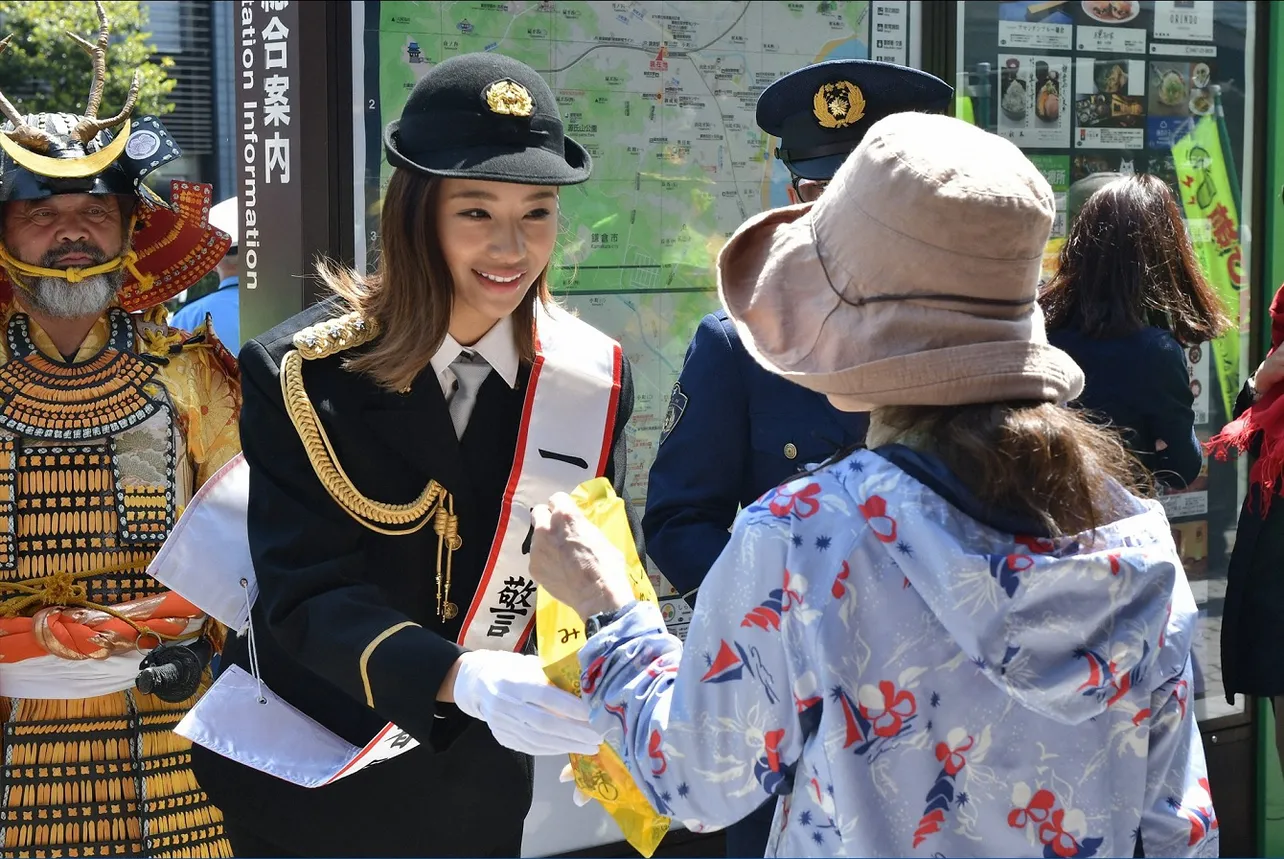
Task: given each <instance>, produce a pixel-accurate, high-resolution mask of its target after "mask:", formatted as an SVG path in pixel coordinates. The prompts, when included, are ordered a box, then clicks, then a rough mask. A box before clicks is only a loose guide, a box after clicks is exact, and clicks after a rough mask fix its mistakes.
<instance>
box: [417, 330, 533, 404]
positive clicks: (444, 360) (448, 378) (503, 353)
mask: <svg viewBox="0 0 1284 859" xmlns="http://www.w3.org/2000/svg"><path fill="white" fill-rule="evenodd" d="M464 351H470V352H476V353H477V354H478V355H481V356H482V358H484V359H485V360H486V363H487V364H489V365H490V366H491V369H493V370H494V371H495V372H496V373H498V374H499V377H500V378H501V379H503V380H504V383H505V384H506V385H508V387H510V388H514V387H516V386H517V370H518V367H519V365H520V358H519V357H518V355H517V344H516V343H515V342H514V341H513V317H511V316H505V317H504V318H503V319H501V320H499V321H498V322H496V323H495V324H494V325H493V326H492V327H491V329H490V330H489V331H487V332H486V333H485V334H484V335H483V336H482V338H481V339H480V340H478V341H477V342H476V343H474V344H473V345H472V346H461V345H460V344H459V341H458V340H456V339H455V338H454V337H451V336H450V334H447V335H446V339H445V340H443V341H442V342H441V346H440V347H438V349H437V352H436V354H434V355H433V356H432V362H431V363H432V369H433V372H434V373H436V374H437V381H438V383H439V384H440V385H441V392H442V394H444V395H445V397H446V402H447V403H449V402H450V398H451V396H452V395H453V394H454V392H455V382H456V378H455V371H454V370H453V369H452V368H451V366H450V365H451V364H452V363H454V361H455V359H456V358H458V357H459V355H460V353H462V352H464Z"/></svg>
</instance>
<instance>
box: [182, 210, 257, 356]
mask: <svg viewBox="0 0 1284 859" xmlns="http://www.w3.org/2000/svg"><path fill="white" fill-rule="evenodd" d="M210 223H211V224H213V225H214V226H216V227H218V228H219V229H220V230H222V231H223V232H225V233H227V234H228V235H229V236H231V237H232V247H231V248H229V249H228V252H227V253H226V254H225V255H224V256H223V258H222V259H221V260H219V263H218V277H219V281H218V288H217V289H216V290H214V291H213V292H211V293H209V294H207V295H203V296H201V297H200V298H198V299H196V300H195V301H190V302H188V303H187V304H185V305H183V307H182V308H181V309H180V310H179V311H178V312H177V313H175V314H174V319H173V322H172V324H173V326H174V327H175V328H181V329H182V330H184V331H195V330H196V329H197V328H198V327H200V326H201V325H202V324H203V323H204V322H205V320H206V318H207V317H208V318H209V319H210V320H211V323H212V325H213V328H214V331H215V332H216V333H217V334H218V336H219V339H220V340H222V341H223V342H224V343H230V344H232V347H233V348H234V349H240V348H241V306H240V296H239V289H238V284H239V280H238V277H237V260H238V258H239V257H238V254H237V251H238V241H237V238H238V236H239V235H240V219H239V218H237V209H236V198H235V197H229V198H228V199H226V200H224V201H223V202H221V203H218V204H217V205H215V206H213V207H212V208H211V209H210Z"/></svg>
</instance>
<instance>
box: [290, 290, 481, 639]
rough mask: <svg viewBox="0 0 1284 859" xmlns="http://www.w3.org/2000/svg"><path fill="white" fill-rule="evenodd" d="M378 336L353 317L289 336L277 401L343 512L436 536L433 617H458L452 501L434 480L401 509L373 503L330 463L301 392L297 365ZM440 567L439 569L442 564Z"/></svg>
mask: <svg viewBox="0 0 1284 859" xmlns="http://www.w3.org/2000/svg"><path fill="white" fill-rule="evenodd" d="M377 333H378V331H377V329H376V327H375V325H374V324H372V323H371V322H370V321H368V320H366V319H364V318H362V316H361V315H360V314H357V313H347V314H344V315H343V316H339V317H337V318H335V319H329V320H327V321H325V322H321V323H318V324H316V325H311V326H309V327H307V328H304V329H303V330H302V331H300V332H298V333H297V334H295V335H294V348H293V349H291V350H290V351H289V352H286V353H285V356H284V357H283V358H282V359H281V399H282V400H283V401H284V404H285V410H286V412H287V413H288V414H289V416H290V421H291V423H293V424H294V429H295V431H296V432H297V433H298V434H299V439H300V440H301V441H302V442H303V449H304V451H305V452H306V453H307V456H308V461H309V462H310V463H311V464H312V470H313V471H315V472H316V475H317V479H319V480H320V481H321V485H322V486H324V487H325V490H326V492H328V493H329V494H330V497H331V498H333V499H334V501H335V503H336V504H338V505H339V507H340V509H342V510H343V512H345V513H347V514H348V515H349V516H351V517H352V518H353V519H355V520H356V521H357V522H360V523H361V524H362V525H363V526H365V527H366V528H369V529H370V530H371V531H375V532H377V533H379V534H387V535H391V536H396V535H400V534H413V533H415V532H416V531H418V530H419V529H421V528H423V527H424V526H425V525H427V524H428V523H429V522H431V523H432V525H433V530H434V531H435V532H436V534H437V611H438V616H439V617H440V618H441V619H443V620H449V619H450V618H452V617H454V616H455V614H456V613H458V611H459V607H458V606H456V605H455V604H454V603H452V602H450V567H451V557H452V556H453V554H454V552H455V551H456V550H457V549H459V547H460V545H461V544H462V543H463V541H462V540H461V539H460V537H459V520H458V519H457V518H456V517H455V501H454V498H452V497H451V495H450V493H449V492H447V491H446V488H445V487H444V486H442V485H441V484H440V483H438V482H437V481H435V480H431V481H429V482H428V485H427V486H426V487H425V488H424V491H423V492H421V493H420V494H419V497H418V498H416V499H415V500H414V501H411V502H409V503H407V504H393V503H389V502H385V501H376V500H374V499H373V498H369V497H367V496H366V495H364V494H362V492H361V491H360V490H359V489H357V487H356V485H355V484H353V482H352V480H351V478H349V477H348V475H347V474H346V473H345V472H344V470H343V466H341V465H340V464H339V462H338V460H337V458H336V457H335V452H334V445H332V444H331V443H330V439H329V437H328V436H327V435H326V432H325V427H323V426H322V425H321V419H320V418H319V417H318V416H317V413H316V409H314V408H313V406H312V401H311V399H309V398H308V392H307V390H306V389H305V388H304V387H303V360H304V359H305V358H310V359H313V360H315V359H318V358H325V357H327V356H329V355H333V354H335V353H336V352H342V351H343V350H345V349H353V348H356V347H357V346H360V345H361V344H363V343H367V342H369V341H370V340H372V339H373V338H374V336H375V335H376V334H377ZM443 561H444V564H443Z"/></svg>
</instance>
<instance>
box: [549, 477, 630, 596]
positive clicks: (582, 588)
mask: <svg viewBox="0 0 1284 859" xmlns="http://www.w3.org/2000/svg"><path fill="white" fill-rule="evenodd" d="M531 517H532V518H533V519H534V522H535V534H534V536H533V537H532V539H531V578H533V579H535V581H536V582H538V583H539V584H541V585H543V587H544V589H545V590H546V591H548V592H549V593H550V594H552V595H553V596H554V597H555V598H556V599H558V600H560V601H562V602H564V603H566V604H567V605H568V606H570V607H571V608H573V609H575V611H576V612H578V613H579V616H580V617H581V618H582V619H586V618H588V617H590V616H592V615H595V614H601V613H602V612H608V611H614V610H615V609H617V608H622V607H623V606H626V605H628V604H629V603H630V602H632V601H633V588H632V587H631V586H630V584H629V573H628V569H627V567H626V565H625V563H624V555H622V554H621V553H620V550H619V549H617V548H615V546H614V545H612V544H611V541H610V540H608V539H607V538H606V535H605V534H603V533H602V532H601V530H599V529H598V527H597V526H596V525H594V524H593V523H592V522H590V521H588V519H586V518H584V514H582V513H581V512H580V509H579V508H578V507H576V506H575V502H574V501H572V500H571V496H569V495H567V494H566V493H564V492H559V493H557V494H556V495H554V496H553V497H552V498H550V499H549V502H548V504H540V505H538V506H536V507H535V508H534V509H533V510H532V511H531Z"/></svg>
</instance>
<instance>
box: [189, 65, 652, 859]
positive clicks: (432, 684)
mask: <svg viewBox="0 0 1284 859" xmlns="http://www.w3.org/2000/svg"><path fill="white" fill-rule="evenodd" d="M384 142H385V148H386V150H387V155H388V160H389V162H390V163H391V164H392V165H393V166H394V168H395V170H394V172H393V174H392V177H391V181H390V182H389V184H388V189H387V193H386V197H385V200H384V205H383V210H382V217H381V236H380V254H379V260H378V268H377V270H376V271H375V272H374V273H373V274H370V275H363V274H359V273H356V272H353V271H348V270H344V269H341V268H338V267H335V266H324V267H322V269H321V275H322V277H323V278H324V279H325V281H326V282H327V283H328V284H329V285H330V286H331V287H332V289H333V291H334V293H335V296H334V298H332V299H331V300H329V301H326V302H323V303H322V304H320V305H318V306H316V307H313V308H311V309H309V310H306V311H304V312H303V313H302V314H300V315H298V316H296V317H294V318H293V319H291V320H289V321H287V322H285V323H284V324H282V325H281V326H279V327H278V328H276V329H274V330H273V331H270V332H268V333H267V334H265V335H263V336H262V337H259V338H257V339H256V340H254V341H251V342H250V343H249V344H248V345H247V346H246V347H245V349H244V350H243V351H242V352H241V368H242V373H243V378H244V385H245V388H246V397H245V399H246V404H245V409H244V411H243V414H242V422H241V434H242V437H243V438H245V439H246V440H247V441H248V442H249V443H248V444H246V445H245V458H246V461H247V462H248V464H249V472H250V474H249V502H248V505H249V516H248V519H249V544H250V555H251V557H252V559H253V566H254V573H255V576H256V578H257V582H258V591H259V592H258V599H257V602H256V603H255V604H254V606H253V611H252V613H251V615H250V621H251V622H250V626H249V629H248V631H247V633H246V634H244V635H241V634H238V635H235V636H232V638H231V640H230V641H229V643H228V645H227V648H226V650H225V652H224V661H225V664H226V665H230V666H231V667H230V668H227V669H226V671H227V672H238V673H239V674H238V675H229V676H233V677H235V676H243V677H248V678H250V683H249V685H247V686H246V687H245V688H246V689H247V690H248V691H247V694H249V695H251V696H254V695H257V696H258V700H260V701H262V702H264V703H263V705H262V706H261V707H257V708H256V707H255V705H254V700H253V699H250V700H248V701H247V700H246V699H245V698H244V696H242V698H241V699H238V700H239V704H240V705H243V706H244V707H245V708H247V709H248V711H249V713H248V715H243V716H236V717H233V715H232V712H233V710H235V709H236V706H237V702H236V701H229V709H228V711H227V716H226V718H225V719H223V720H222V725H221V727H220V730H221V732H222V734H223V735H224V736H228V737H230V738H231V739H230V741H228V742H226V743H223V744H222V745H218V746H216V747H217V748H219V750H220V754H215V753H214V752H212V751H209V750H207V749H201V750H200V751H198V753H197V755H196V757H197V766H196V768H197V770H198V771H199V774H200V775H199V777H200V779H201V781H202V783H203V784H205V785H206V786H207V788H208V790H209V791H210V793H211V795H212V796H214V797H215V800H214V801H215V802H216V803H217V804H218V805H219V806H220V807H221V808H222V809H223V810H224V813H225V815H226V819H227V828H228V832H229V838H230V839H231V841H232V846H233V848H234V850H235V851H236V854H237V855H239V856H286V855H300V856H333V855H342V856H398V855H411V856H463V855H503V856H516V855H518V853H519V851H520V849H521V841H522V825H523V820H524V818H525V816H526V813H527V810H528V809H529V807H530V803H531V790H532V760H531V757H530V755H536V754H565V753H567V752H585V753H588V752H593V751H596V749H597V747H598V743H599V741H600V734H599V733H597V732H596V731H595V730H594V729H592V728H591V727H590V726H589V725H588V724H587V710H586V708H585V707H584V705H583V704H582V703H581V702H580V701H579V699H577V698H575V697H574V696H572V695H570V694H568V693H565V692H562V691H560V690H557V689H555V688H554V687H552V686H551V685H549V684H548V682H547V680H546V679H545V677H544V673H543V670H542V668H541V665H540V661H539V659H538V657H537V656H534V655H524V654H523V653H522V652H521V651H522V650H523V649H524V646H525V644H526V641H527V638H528V637H529V635H530V633H531V629H532V626H533V621H534V614H535V599H534V595H535V585H534V583H533V582H532V581H531V580H530V579H529V577H528V571H527V561H526V555H527V552H528V542H527V541H528V533H529V531H530V528H531V518H530V508H531V507H532V506H533V505H534V504H535V503H537V502H539V501H540V500H542V499H544V498H547V497H548V494H549V492H550V491H555V490H558V489H561V490H567V491H569V490H571V489H573V488H574V487H575V486H577V485H578V484H580V483H581V482H583V481H585V480H588V479H590V478H593V477H595V476H602V475H605V476H606V477H608V478H610V479H611V480H612V481H613V482H614V484H615V486H616V490H617V492H619V493H621V494H623V480H624V476H625V462H624V452H625V446H624V432H623V430H624V426H625V424H626V423H627V422H628V419H629V415H630V412H631V410H632V406H633V393H632V385H631V382H630V379H629V370H628V364H627V362H626V361H625V360H624V359H623V356H622V354H621V351H620V348H619V344H617V343H615V342H614V341H612V340H610V339H609V338H607V337H606V336H605V335H602V334H601V333H599V332H597V331H596V330H594V329H592V328H591V327H589V326H588V325H587V324H585V323H583V322H581V321H579V320H578V319H576V318H574V317H572V316H571V315H570V314H568V313H566V312H565V311H563V310H561V309H559V308H558V307H557V306H556V305H554V304H553V302H552V301H551V299H550V297H549V288H548V272H549V268H550V264H551V260H552V257H553V251H554V246H555V243H556V240H557V228H558V189H559V187H560V186H563V185H571V184H576V183H579V182H583V181H584V180H585V179H587V178H588V175H589V168H590V159H589V155H588V153H587V152H586V151H585V150H584V148H583V147H581V146H580V145H579V144H577V143H575V141H573V140H571V139H569V138H566V137H564V135H563V130H562V122H561V118H560V116H559V115H558V109H557V105H556V102H555V100H554V97H553V94H552V92H551V90H550V89H549V87H548V85H547V84H546V83H545V82H544V80H543V79H542V78H541V77H540V76H539V74H537V73H536V72H535V71H534V70H532V69H530V68H529V67H527V66H525V65H523V64H522V63H519V62H517V61H516V60H512V59H509V58H507V57H503V56H499V55H495V54H469V55H463V56H460V57H456V58H452V59H450V60H446V61H444V62H442V63H440V64H438V65H436V66H434V67H433V68H432V69H431V70H430V71H429V72H428V73H427V75H425V76H424V77H423V78H422V79H421V80H420V81H419V82H418V83H417V84H416V87H415V89H414V91H413V92H412V93H411V95H410V97H409V99H408V101H407V103H406V106H405V108H404V110H403V112H402V115H401V117H400V119H399V120H396V121H394V122H392V123H391V124H390V125H389V126H388V129H387V132H386V134H385V141H384ZM222 681H223V678H222V677H220V683H222ZM225 688H231V687H230V685H228V686H225ZM238 712H239V711H238ZM299 712H301V713H302V716H303V717H305V718H298V720H297V725H298V729H297V730H288V731H287V730H286V729H285V728H283V727H281V726H283V725H285V724H295V723H293V722H288V721H287V719H288V718H296V717H297V716H298V713H299ZM207 718H208V720H209V722H210V723H211V724H213V723H215V722H217V721H219V714H218V713H217V712H215V713H213V714H211V715H209V716H207ZM273 726H276V727H275V730H276V731H277V733H276V735H275V737H274V736H273V734H272V731H273V730H274V727H273ZM238 732H239V733H238ZM304 737H307V738H311V739H310V740H309V742H312V741H315V742H314V743H313V745H314V746H315V748H316V749H317V752H316V753H308V752H307V750H306V748H305V744H304V743H303V738H304ZM376 740H380V742H374V741H376ZM368 743H370V744H371V746H370V748H372V749H376V750H377V752H378V756H379V757H386V758H388V759H386V760H383V762H382V763H380V765H379V766H377V767H371V768H361V767H362V765H363V764H364V763H365V762H367V761H369V760H370V757H369V755H358V754H357V750H359V749H362V747H365V746H367V744H368ZM209 745H214V744H209ZM307 748H312V746H308V747H307ZM345 748H346V749H348V750H350V751H351V754H348V753H347V752H343V753H342V754H340V755H339V760H340V764H341V766H338V767H336V768H334V769H333V771H331V770H326V769H324V768H323V767H322V766H321V764H320V761H322V760H329V759H330V758H327V757H326V754H329V755H331V757H333V753H334V750H335V749H339V750H340V751H342V750H344V749H345ZM301 750H302V751H301ZM322 752H324V753H325V754H322ZM345 760H346V762H345Z"/></svg>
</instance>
